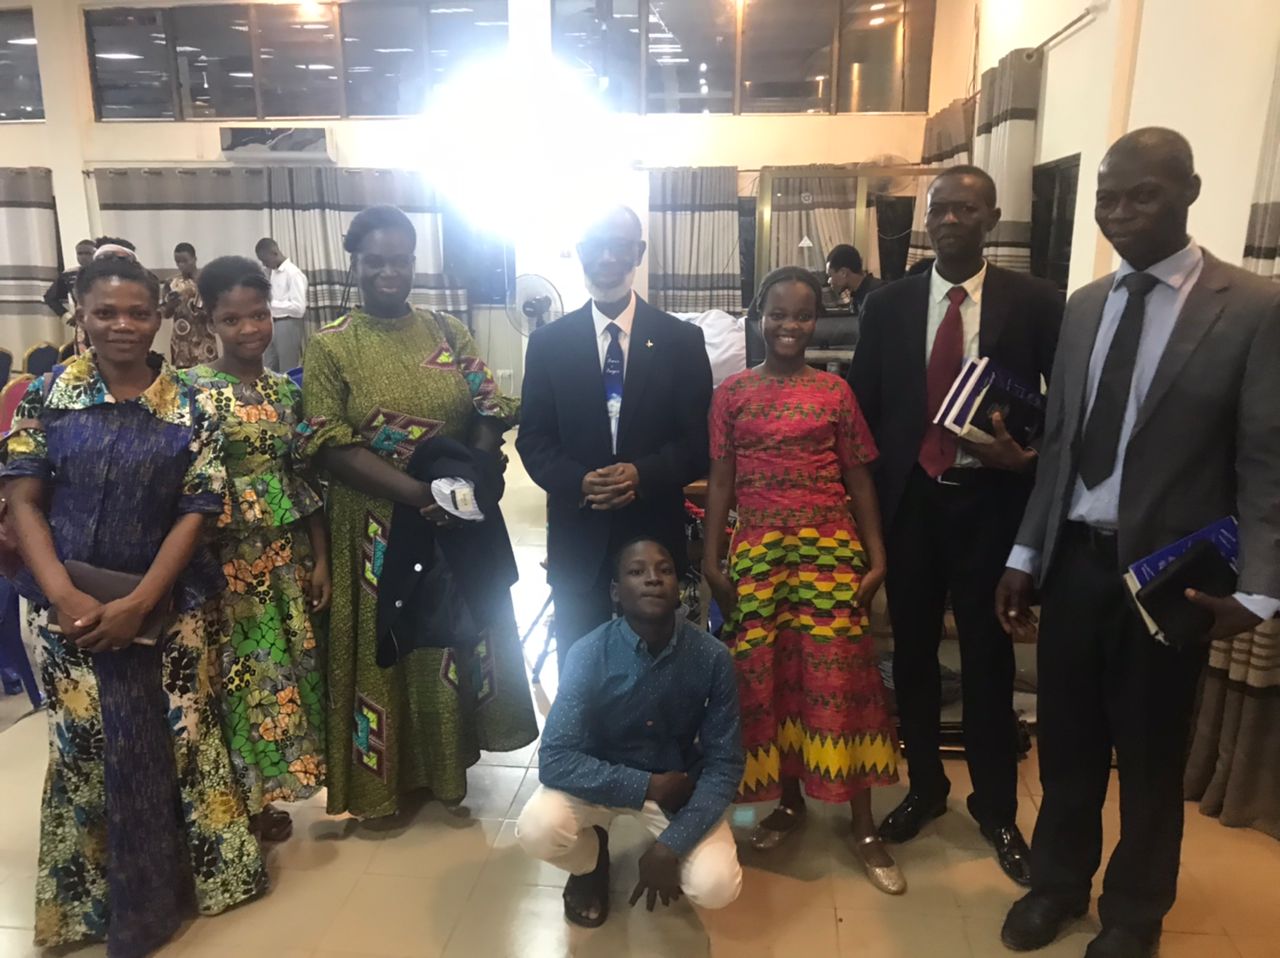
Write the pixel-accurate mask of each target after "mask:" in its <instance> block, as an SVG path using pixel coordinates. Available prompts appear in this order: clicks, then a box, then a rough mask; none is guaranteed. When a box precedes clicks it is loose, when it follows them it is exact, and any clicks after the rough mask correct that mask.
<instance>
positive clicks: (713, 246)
mask: <svg viewBox="0 0 1280 958" xmlns="http://www.w3.org/2000/svg"><path fill="white" fill-rule="evenodd" d="M649 301H650V302H652V303H653V305H654V306H657V307H658V308H659V309H665V310H668V311H670V312H702V311H705V310H709V309H723V310H740V309H741V308H742V269H741V256H740V253H739V248H738V170H737V167H733V166H710V167H700V168H697V169H691V168H683V169H666V170H652V171H650V173H649Z"/></svg>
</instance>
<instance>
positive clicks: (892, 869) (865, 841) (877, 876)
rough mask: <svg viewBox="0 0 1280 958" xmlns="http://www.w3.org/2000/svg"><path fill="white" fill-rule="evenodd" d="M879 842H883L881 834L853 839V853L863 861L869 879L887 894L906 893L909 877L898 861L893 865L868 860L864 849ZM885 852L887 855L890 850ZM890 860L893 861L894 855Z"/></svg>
mask: <svg viewBox="0 0 1280 958" xmlns="http://www.w3.org/2000/svg"><path fill="white" fill-rule="evenodd" d="M877 844H881V842H880V836H879V835H868V836H866V837H865V838H855V839H854V840H853V854H854V855H855V856H856V857H857V859H858V861H859V862H861V863H862V868H863V870H864V871H866V873H867V880H868V881H869V882H871V884H872V885H874V886H875V887H876V888H878V889H879V890H880V891H882V892H884V893H885V894H886V895H904V894H906V891H907V879H906V878H905V877H904V876H903V874H902V869H901V868H899V867H898V864H897V862H894V863H893V864H891V865H873V864H871V862H869V861H868V860H867V857H866V855H865V854H864V852H863V849H865V848H867V847H868V846H869V845H877ZM885 854H886V855H887V854H888V852H885ZM890 861H893V859H892V857H890Z"/></svg>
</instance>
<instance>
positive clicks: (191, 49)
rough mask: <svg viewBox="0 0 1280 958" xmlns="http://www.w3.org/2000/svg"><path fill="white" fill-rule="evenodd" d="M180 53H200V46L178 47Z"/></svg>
mask: <svg viewBox="0 0 1280 958" xmlns="http://www.w3.org/2000/svg"><path fill="white" fill-rule="evenodd" d="M178 52H179V53H199V52H200V48H199V47H178Z"/></svg>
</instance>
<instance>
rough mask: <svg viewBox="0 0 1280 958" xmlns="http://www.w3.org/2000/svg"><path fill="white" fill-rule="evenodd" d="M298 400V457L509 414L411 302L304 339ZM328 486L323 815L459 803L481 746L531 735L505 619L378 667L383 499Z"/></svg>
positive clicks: (413, 443)
mask: <svg viewBox="0 0 1280 958" xmlns="http://www.w3.org/2000/svg"><path fill="white" fill-rule="evenodd" d="M302 406H303V414H304V416H305V418H304V420H303V421H302V423H301V424H300V425H299V427H298V437H299V438H298V444H297V445H298V452H299V455H300V456H302V457H303V458H304V459H310V458H311V457H313V456H314V455H315V454H316V453H317V452H319V451H320V450H321V449H324V448H326V447H330V446H334V447H341V446H351V445H363V446H365V447H366V448H368V449H369V450H370V451H372V452H374V453H376V454H377V455H378V456H380V457H382V459H383V460H385V461H386V462H387V463H389V464H391V465H393V466H395V467H396V468H397V469H404V468H405V467H406V465H407V464H408V461H409V458H410V457H411V456H412V455H413V451H414V449H416V448H417V446H418V444H419V443H421V442H423V441H424V440H426V439H429V438H431V437H433V436H437V435H443V436H448V437H449V438H451V439H457V440H459V441H463V442H465V441H466V439H467V436H468V431H469V428H470V425H471V423H472V417H473V416H476V415H480V416H490V417H494V418H496V419H499V420H501V421H503V422H504V423H506V424H508V425H514V424H515V422H516V421H517V419H518V412H519V402H518V400H515V399H512V398H510V397H507V396H503V395H502V394H501V393H500V392H499V391H498V387H497V384H496V383H495V382H494V380H493V375H492V374H491V373H490V371H489V368H488V367H487V366H486V365H485V363H484V361H483V360H482V359H481V358H480V355H479V350H478V349H477V348H476V344H475V341H474V340H473V339H472V338H471V334H470V332H469V331H468V330H467V328H466V326H464V325H463V324H462V323H460V322H459V321H458V320H456V319H454V318H453V317H451V316H446V315H444V314H439V313H433V312H431V311H429V310H420V309H415V310H413V311H412V312H411V313H409V314H408V315H406V316H403V317H401V318H399V319H393V320H386V319H381V318H375V317H373V316H370V315H369V314H367V313H365V312H363V311H360V310H357V311H355V312H353V313H350V314H349V315H347V316H344V317H343V318H342V319H339V320H338V321H337V322H335V323H332V324H330V325H329V326H327V327H325V328H324V329H322V330H321V331H320V333H319V334H317V335H316V336H315V338H314V339H312V341H311V343H310V345H309V346H308V347H307V354H306V359H305V361H304V363H303V375H302ZM328 495H329V498H328V502H327V506H328V508H327V510H326V514H327V517H328V520H329V528H330V532H331V549H332V552H333V607H332V609H331V610H330V613H329V638H328V646H327V664H326V668H327V671H326V681H327V684H328V692H329V716H328V736H329V747H328V776H329V778H328V781H329V811H330V812H331V813H333V814H338V813H340V812H350V813H352V814H353V815H356V816H358V817H362V818H376V817H379V816H385V815H391V814H394V813H395V812H396V811H397V809H398V807H399V801H400V796H401V795H404V794H406V793H408V792H411V791H414V790H417V789H430V790H431V793H432V794H433V795H434V796H435V797H436V798H437V799H440V800H443V801H456V800H458V799H461V798H462V797H463V796H465V795H466V789H467V780H466V770H467V768H469V767H470V766H471V765H474V764H475V763H476V762H477V761H479V759H480V750H481V749H485V750H487V751H511V750H514V749H518V748H523V747H524V746H525V745H528V744H529V743H530V742H532V741H533V740H534V739H535V738H537V735H538V730H537V724H536V721H535V719H534V714H533V703H532V699H531V696H530V692H529V683H528V680H527V679H526V677H525V670H524V659H523V657H522V655H521V651H520V643H519V637H518V635H517V634H516V632H515V628H514V618H513V619H512V627H511V629H510V630H509V632H506V633H502V634H498V635H497V636H496V637H495V638H493V639H492V640H491V641H488V642H483V643H481V644H480V645H479V646H477V647H476V649H475V650H474V651H471V650H457V649H439V648H419V649H416V650H415V651H413V652H411V653H409V654H408V655H407V656H405V657H404V658H403V659H401V661H400V662H399V663H397V664H396V665H395V666H393V667H391V668H388V669H383V668H380V667H379V666H378V664H377V661H376V658H375V656H376V653H377V648H376V645H377V597H378V579H379V576H380V574H381V570H382V561H383V558H384V556H385V553H386V548H387V537H388V535H389V533H390V531H391V513H392V505H391V503H390V502H388V501H387V500H385V499H375V498H373V497H371V496H367V495H365V494H364V493H361V492H358V491H357V490H355V489H352V488H350V487H348V486H346V485H344V484H342V483H341V482H338V481H336V480H334V481H331V482H330V484H329V493H328Z"/></svg>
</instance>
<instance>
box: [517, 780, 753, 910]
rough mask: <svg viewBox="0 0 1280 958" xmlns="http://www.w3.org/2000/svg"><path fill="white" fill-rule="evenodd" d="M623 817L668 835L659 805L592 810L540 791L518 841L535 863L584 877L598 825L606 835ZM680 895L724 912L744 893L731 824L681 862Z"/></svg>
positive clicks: (595, 852)
mask: <svg viewBox="0 0 1280 958" xmlns="http://www.w3.org/2000/svg"><path fill="white" fill-rule="evenodd" d="M619 815H631V816H634V817H635V818H638V819H639V820H640V821H641V822H643V823H644V826H645V828H647V829H648V830H649V834H651V835H653V837H654V838H657V837H658V836H659V835H661V834H662V832H664V831H665V830H666V827H667V816H666V813H665V812H663V811H662V809H661V808H659V807H658V805H657V803H655V802H645V803H644V808H642V809H640V810H639V811H637V810H635V809H633V808H607V807H605V806H603V805H592V804H591V803H590V802H584V801H582V800H581V799H579V798H574V797H573V796H572V795H566V794H565V793H564V792H558V791H556V790H555V789H551V788H546V787H544V786H539V787H538V790H537V791H536V792H534V793H533V797H532V798H531V799H529V804H528V805H526V806H525V807H524V811H522V812H521V813H520V820H519V821H518V822H517V823H516V837H517V838H519V840H520V845H521V846H522V847H523V848H524V850H525V851H526V852H528V853H529V854H530V855H532V856H533V857H534V858H539V859H541V860H542V861H544V862H547V863H549V864H552V865H555V866H556V867H557V868H563V869H564V870H565V871H567V872H569V873H570V874H573V875H585V874H587V873H588V872H590V871H592V870H593V869H594V868H595V867H596V859H597V857H598V856H599V854H600V839H599V836H597V835H596V831H595V826H597V825H599V826H600V827H601V828H603V829H605V830H606V831H607V830H608V828H609V825H610V824H611V823H612V822H613V820H614V819H615V818H617V817H618V816H619ZM680 890H681V891H682V892H684V894H685V896H686V897H687V898H688V899H689V901H690V902H692V903H693V904H694V905H697V906H698V907H699V908H724V907H725V906H726V905H729V904H731V903H732V902H733V901H734V900H735V899H736V898H737V897H738V893H739V892H740V891H741V890H742V868H741V867H740V866H739V865H738V847H737V845H735V844H734V841H733V832H732V831H730V830H729V823H728V821H727V820H725V819H721V820H720V823H719V824H718V825H716V827H715V828H713V829H711V831H710V832H709V833H708V834H707V836H706V837H705V838H703V839H702V841H701V842H699V843H698V844H697V846H696V847H694V849H693V850H692V851H691V852H689V854H687V855H685V856H684V858H683V859H682V861H681V862H680Z"/></svg>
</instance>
